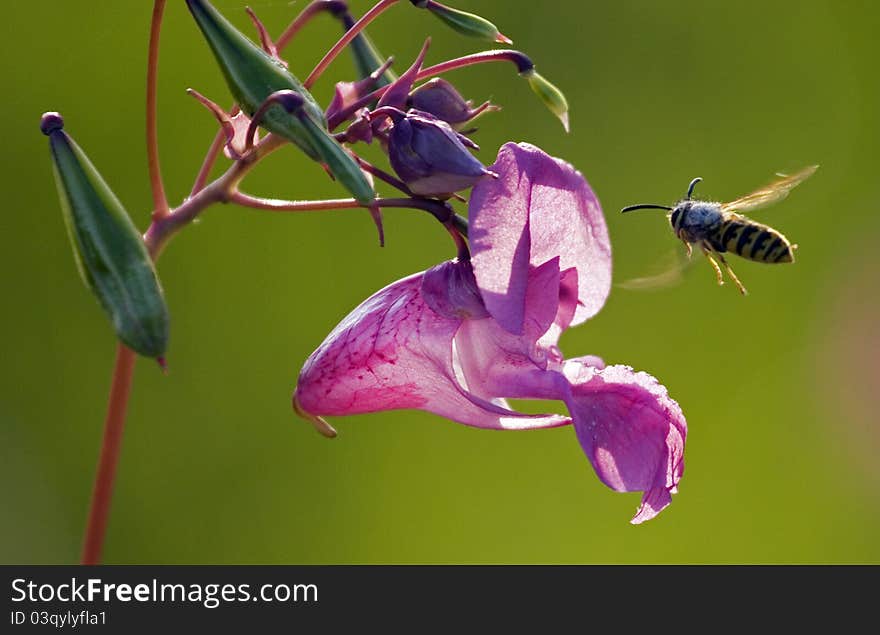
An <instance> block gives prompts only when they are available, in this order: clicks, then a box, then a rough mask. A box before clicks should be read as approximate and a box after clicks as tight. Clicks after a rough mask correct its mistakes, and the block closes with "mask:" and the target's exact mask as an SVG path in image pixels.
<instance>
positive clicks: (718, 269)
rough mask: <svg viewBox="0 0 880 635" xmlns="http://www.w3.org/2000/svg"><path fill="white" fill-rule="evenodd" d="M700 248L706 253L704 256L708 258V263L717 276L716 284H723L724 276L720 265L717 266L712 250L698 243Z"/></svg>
mask: <svg viewBox="0 0 880 635" xmlns="http://www.w3.org/2000/svg"><path fill="white" fill-rule="evenodd" d="M700 249H702V250H703V253H704V254H705V255H706V258H708V259H709V263H710V264H711V265H712V268H713V269H714V270H715V276H716V277H717V278H718V284H719V285H722V284H724V276H723V275H722V273H721V267H719V266H718V263H717V262H716V261H715V259H714V258H713V257H712V250H711V249H709V248H708V247H706V246H705V245H700ZM716 253H717V252H716ZM718 255H719V256H720V255H721V254H718ZM722 257H723V256H722Z"/></svg>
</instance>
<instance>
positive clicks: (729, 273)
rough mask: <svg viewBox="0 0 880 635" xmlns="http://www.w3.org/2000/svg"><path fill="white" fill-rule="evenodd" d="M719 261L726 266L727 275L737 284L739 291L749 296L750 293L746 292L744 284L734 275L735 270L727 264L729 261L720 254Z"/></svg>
mask: <svg viewBox="0 0 880 635" xmlns="http://www.w3.org/2000/svg"><path fill="white" fill-rule="evenodd" d="M718 259H719V260H721V264H722V265H724V268H725V269H726V270H727V275H729V276H730V279H731V280H733V281H734V282H735V283H736V286H737V288H738V289H739V292H740V293H742V294H743V295H748V294H749V292H748V291H746V288H745V287H744V286H743V283H742V282H740V281H739V278H737V277H736V274H735V273H733V269H731V268H730V265H729V264H728V263H727V259H726V258H725V257H724V256H722V255H721V254H718Z"/></svg>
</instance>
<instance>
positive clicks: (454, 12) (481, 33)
mask: <svg viewBox="0 0 880 635" xmlns="http://www.w3.org/2000/svg"><path fill="white" fill-rule="evenodd" d="M413 4H414V5H415V6H416V7H419V8H423V9H427V10H428V11H430V12H431V13H433V14H434V15H435V16H437V17H438V18H439V19H440V21H441V22H444V23H445V24H446V26H448V27H449V28H451V29H452V30H454V31H458V32H459V33H461V34H462V35H464V36H467V37H473V38H478V39H481V40H488V41H489V42H501V43H503V44H512V42H511V41H510V38H508V37H507V36H506V35H503V34H502V33H501V32H500V31H499V30H498V27H497V26H495V25H494V24H492V23H491V22H489V20H487V19H486V18H483V17H480V16H478V15H476V14H474V13H468V12H467V11H461V10H460V9H453V8H452V7H447V6H446V5H444V4H440V3H439V2H433V1H432V0H428V1H426V2H414V3H413Z"/></svg>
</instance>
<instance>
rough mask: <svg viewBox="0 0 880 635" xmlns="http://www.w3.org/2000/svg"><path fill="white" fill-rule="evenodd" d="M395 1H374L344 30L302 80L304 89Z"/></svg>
mask: <svg viewBox="0 0 880 635" xmlns="http://www.w3.org/2000/svg"><path fill="white" fill-rule="evenodd" d="M397 1H398V0H379V2H378V3H376V6H374V7H373V8H372V9H370V10H369V11H367V12H366V13H365V14H364V16H363V17H362V18H361V19H360V20H358V21H357V22H355V23H354V26H352V27H351V28H350V29H349V30H348V31H346V32H345V34H344V35H343V36H342V37H341V38H340V39H339V41H338V42H337V43H336V44H334V45H333V48H331V49H330V50H329V51H327V54H326V55H325V56H324V57H323V59H322V60H321V61H320V62H318V65H317V66H315V68H314V69H313V70H312V72H311V73H309V76H308V77H306V81H305V82H303V86H305V87H306V89H309V88H311V87H312V84H314V83H315V81H316V80H317V79H318V78H319V77H320V76H321V73H323V72H324V71H325V70H326V69H327V67H328V66H330V63H331V62H332V61H333V60H335V59H336V57H337V56H338V55H339V54H340V53H341V52H342V51H343V49H344V48H345V47H346V46H348V44H349V42H351V41H352V40H353V39H354V38H355V37H357V34H358V33H360V32H361V31H363V30H364V29H365V28H366V26H367V25H368V24H369V23H370V22H372V21H373V20H375V19H376V18H378V17H379V16H380V15H382V13H383V12H384V11H385V10H386V9H388V8H389V7H391V6H392V5H393V4H395V3H396V2H397Z"/></svg>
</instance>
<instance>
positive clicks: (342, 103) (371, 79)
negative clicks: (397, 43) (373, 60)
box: [325, 59, 392, 120]
mask: <svg viewBox="0 0 880 635" xmlns="http://www.w3.org/2000/svg"><path fill="white" fill-rule="evenodd" d="M391 62H392V60H390V59H389V60H388V61H386V62H385V63H384V64H382V66H380V67H379V68H377V69H376V70H375V71H373V72H372V73H371V74H370V75H368V76H367V77H365V78H364V79H360V80H358V81H356V82H338V83H337V84H336V89H335V91H334V93H333V100H332V101H331V102H330V105H329V106H327V112H326V113H325V116H326V117H327V119H328V120H332V119H333V118H335V117H336V116H337V115H339V113H340V112H342V111H344V110H345V109H346V108H348V107H349V106H351V105H352V104H354V103H356V102H357V101H359V100H360V99H362V98H364V97H366V96H367V95H369V94H370V93H371V92H373V90H375V89H376V87H377V86H379V80H380V78H381V77H382V76H383V74H384V73H385V71H387V70H388V68H389V67H390V66H391Z"/></svg>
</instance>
